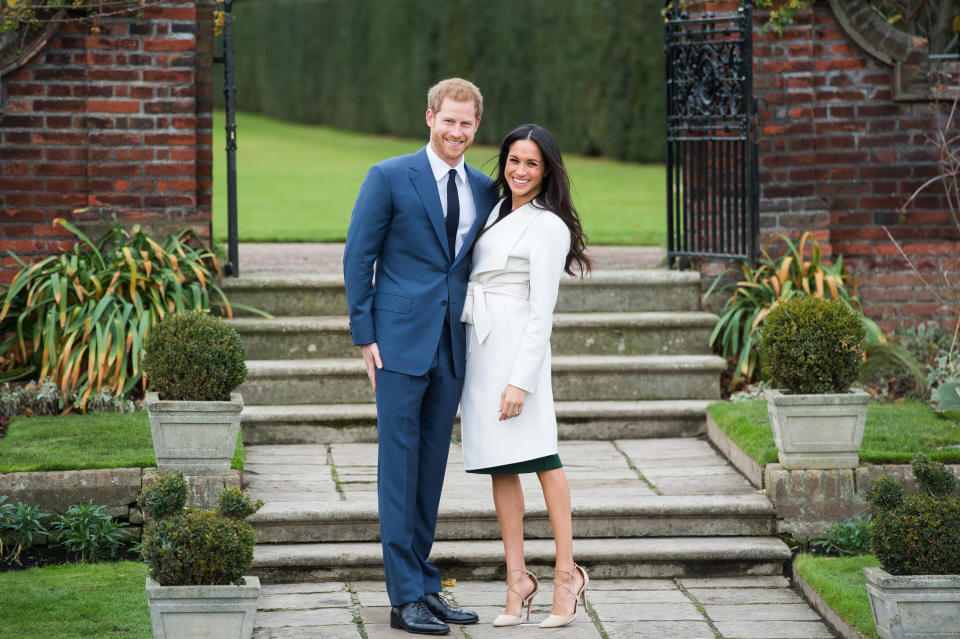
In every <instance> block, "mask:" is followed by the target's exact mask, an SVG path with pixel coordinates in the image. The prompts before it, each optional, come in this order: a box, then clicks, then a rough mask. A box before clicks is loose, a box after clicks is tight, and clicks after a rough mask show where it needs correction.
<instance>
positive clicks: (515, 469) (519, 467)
mask: <svg viewBox="0 0 960 639" xmlns="http://www.w3.org/2000/svg"><path fill="white" fill-rule="evenodd" d="M557 468H563V463H562V462H561V461H560V455H558V454H556V453H554V454H553V455H547V456H546V457H537V458H536V459H528V460H526V461H521V462H514V463H512V464H504V465H503V466H493V467H491V468H476V469H474V470H468V471H467V472H468V473H479V474H481V475H519V474H521V473H539V472H540V471H542V470H556V469H557Z"/></svg>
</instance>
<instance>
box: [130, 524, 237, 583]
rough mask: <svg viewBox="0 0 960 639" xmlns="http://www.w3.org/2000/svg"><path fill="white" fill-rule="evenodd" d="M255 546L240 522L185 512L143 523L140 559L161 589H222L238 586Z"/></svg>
mask: <svg viewBox="0 0 960 639" xmlns="http://www.w3.org/2000/svg"><path fill="white" fill-rule="evenodd" d="M255 543H256V535H255V534H254V531H253V526H251V525H250V524H248V523H247V522H245V521H241V520H237V519H233V518H230V517H221V516H220V515H218V514H217V513H215V512H213V511H211V510H188V511H184V512H183V513H181V514H177V515H171V516H168V517H164V518H163V519H155V520H151V521H150V522H148V523H147V525H146V526H145V527H144V529H143V547H142V548H143V549H142V551H141V554H142V555H143V558H144V560H145V561H146V562H147V563H148V564H149V565H150V576H151V577H153V579H155V580H156V581H157V582H159V583H160V585H161V586H184V585H189V586H222V585H227V584H241V583H243V580H242V578H243V575H244V573H246V572H247V571H248V570H249V569H250V566H251V565H252V564H253V546H254V544H255Z"/></svg>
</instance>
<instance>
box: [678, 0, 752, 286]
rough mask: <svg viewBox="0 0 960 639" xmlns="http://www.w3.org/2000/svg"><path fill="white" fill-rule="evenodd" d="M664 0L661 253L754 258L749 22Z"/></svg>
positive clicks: (747, 17) (743, 16)
mask: <svg viewBox="0 0 960 639" xmlns="http://www.w3.org/2000/svg"><path fill="white" fill-rule="evenodd" d="M677 3H678V0H673V1H671V0H667V4H666V7H667V8H666V12H665V16H666V27H665V28H666V33H665V38H664V52H665V54H666V55H665V58H666V77H667V92H666V93H667V257H668V259H669V261H670V263H671V265H673V264H678V265H679V266H681V267H682V266H683V265H684V262H685V258H694V257H699V258H714V259H725V260H726V259H743V260H747V261H749V262H750V263H751V264H752V263H753V262H754V257H755V251H756V235H757V226H758V214H757V213H758V212H757V208H758V201H759V190H758V186H757V144H756V143H757V139H756V138H757V131H756V126H755V121H756V119H755V114H756V107H755V104H754V101H753V87H752V85H753V27H752V17H753V16H752V14H753V12H752V9H751V6H750V3H749V2H745V3H744V6H743V7H742V8H741V9H740V10H739V11H737V12H736V13H732V14H722V15H721V14H713V13H704V14H701V15H697V16H693V17H691V16H689V15H687V13H686V12H684V11H682V10H680V9H679V8H677V7H676V6H675V5H676V4H677Z"/></svg>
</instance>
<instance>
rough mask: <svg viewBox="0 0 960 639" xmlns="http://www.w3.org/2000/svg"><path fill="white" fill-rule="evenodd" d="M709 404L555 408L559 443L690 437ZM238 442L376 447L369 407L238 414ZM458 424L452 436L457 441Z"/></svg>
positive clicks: (258, 409)
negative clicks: (369, 444) (365, 444)
mask: <svg viewBox="0 0 960 639" xmlns="http://www.w3.org/2000/svg"><path fill="white" fill-rule="evenodd" d="M710 402H711V400H697V399H686V400H659V401H658V400H648V401H624V402H616V401H595V402H590V401H586V402H556V404H555V405H556V411H557V426H558V432H559V436H560V439H588V440H610V439H645V438H651V437H695V436H697V435H700V434H702V433H703V432H704V424H705V419H706V407H707V406H708V405H709V404H710ZM241 420H242V422H243V442H244V444H247V445H257V444H323V443H345V442H375V441H377V408H376V406H375V405H374V404H300V405H287V406H269V405H265V406H250V405H247V406H245V407H244V409H243V414H242V416H241ZM459 428H460V426H459V419H458V420H457V424H456V425H455V426H454V434H455V436H457V437H459Z"/></svg>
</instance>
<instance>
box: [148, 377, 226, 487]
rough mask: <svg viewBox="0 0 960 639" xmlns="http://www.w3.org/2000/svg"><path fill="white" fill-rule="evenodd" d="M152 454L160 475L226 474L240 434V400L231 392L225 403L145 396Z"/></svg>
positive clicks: (151, 394)
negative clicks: (151, 437) (151, 439)
mask: <svg viewBox="0 0 960 639" xmlns="http://www.w3.org/2000/svg"><path fill="white" fill-rule="evenodd" d="M144 403H145V404H146V406H147V413H148V414H149V415H150V433H151V435H152V436H153V452H154V454H155V455H156V457H157V469H158V471H159V472H160V473H169V472H173V471H177V470H179V471H182V472H183V474H184V475H226V474H227V473H229V472H230V461H231V460H232V459H233V452H234V449H235V448H236V445H237V435H238V434H239V432H240V413H241V411H242V410H243V397H242V396H241V395H240V393H238V392H233V393H230V399H229V401H225V402H191V401H176V400H161V399H160V397H159V396H158V395H157V393H153V392H149V393H147V394H146V399H145V402H144Z"/></svg>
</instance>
